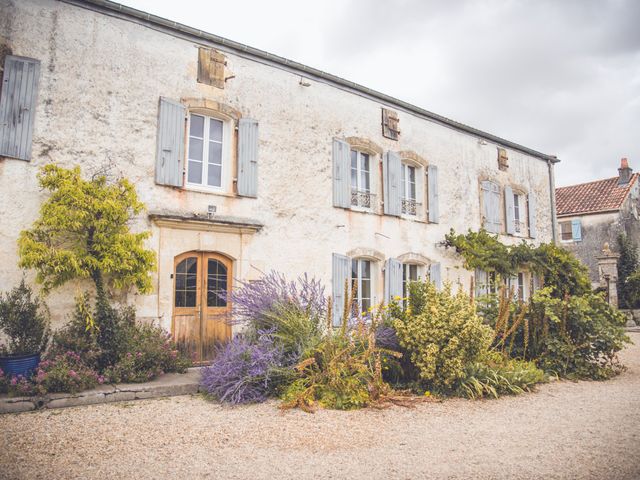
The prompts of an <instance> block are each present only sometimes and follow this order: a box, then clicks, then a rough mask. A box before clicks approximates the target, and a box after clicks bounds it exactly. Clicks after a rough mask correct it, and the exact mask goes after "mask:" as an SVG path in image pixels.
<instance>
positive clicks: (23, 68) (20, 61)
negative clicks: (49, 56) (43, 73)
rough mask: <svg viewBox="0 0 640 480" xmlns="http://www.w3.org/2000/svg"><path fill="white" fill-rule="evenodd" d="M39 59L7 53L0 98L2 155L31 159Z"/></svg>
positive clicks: (0, 148)
mask: <svg viewBox="0 0 640 480" xmlns="http://www.w3.org/2000/svg"><path fill="white" fill-rule="evenodd" d="M39 78H40V62H39V61H38V60H35V59H33V58H24V57H15V56H13V55H7V57H6V58H5V61H4V74H3V76H2V96H1V97H0V155H2V156H4V157H12V158H17V159H19V160H26V161H29V160H31V144H32V139H33V122H34V120H35V113H36V98H37V96H38V80H39Z"/></svg>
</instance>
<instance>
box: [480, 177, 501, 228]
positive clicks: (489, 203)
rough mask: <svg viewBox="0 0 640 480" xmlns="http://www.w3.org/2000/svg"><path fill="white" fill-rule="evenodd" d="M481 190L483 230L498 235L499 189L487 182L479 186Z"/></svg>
mask: <svg viewBox="0 0 640 480" xmlns="http://www.w3.org/2000/svg"><path fill="white" fill-rule="evenodd" d="M480 188H481V190H482V205H483V214H484V224H483V226H484V228H485V229H486V230H487V231H488V232H491V233H500V227H501V221H500V187H498V185H496V184H495V183H493V182H489V181H487V180H485V181H483V182H482V183H481V184H480Z"/></svg>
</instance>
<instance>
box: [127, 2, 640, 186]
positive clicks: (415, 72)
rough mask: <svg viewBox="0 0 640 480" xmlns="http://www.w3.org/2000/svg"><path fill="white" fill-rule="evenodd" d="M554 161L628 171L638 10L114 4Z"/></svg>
mask: <svg viewBox="0 0 640 480" xmlns="http://www.w3.org/2000/svg"><path fill="white" fill-rule="evenodd" d="M120 1H121V2H122V3H124V4H126V5H129V6H132V7H134V8H138V9H140V10H144V11H146V12H150V13H153V14H156V15H160V16H162V17H166V18H169V19H171V20H175V21H177V22H180V23H184V24H187V25H189V26H192V27H197V28H199V29H202V30H205V31H208V32H211V33H214V34H216V35H220V36H223V37H227V38H229V39H231V40H235V41H238V42H242V43H245V44H248V45H250V46H252V47H256V48H259V49H262V50H266V51H268V52H271V53H275V54H277V55H281V56H283V57H287V58H290V59H292V60H296V61H298V62H301V63H304V64H306V65H309V66H311V67H315V68H318V69H320V70H324V71H327V72H329V73H332V74H335V75H338V76H341V77H343V78H346V79H348V80H351V81H354V82H357V83H360V84H362V85H364V86H366V87H370V88H373V89H375V90H378V91H380V92H383V93H386V94H388V95H392V96H394V97H397V98H399V99H401V100H405V101H408V102H411V103H413V104H415V105H418V106H420V107H422V108H425V109H427V110H430V111H433V112H435V113H438V114H441V115H444V116H447V117H449V118H452V119H453V120H456V121H459V122H462V123H466V124H468V125H471V126H473V127H476V128H479V129H481V130H485V131H487V132H489V133H493V134H495V135H498V136H501V137H503V138H506V139H508V140H512V141H514V142H517V143H521V144H523V145H526V146H527V147H530V148H533V149H535V150H538V151H541V152H544V153H548V154H552V155H557V156H558V157H559V158H560V159H561V160H562V162H561V163H560V164H559V165H558V166H557V179H556V184H557V185H558V186H562V185H570V184H574V183H580V182H584V181H589V180H594V179H598V178H606V177H613V176H615V175H617V168H618V166H619V163H620V158H621V157H628V158H629V163H630V165H631V167H635V168H634V170H636V171H640V0H563V1H559V0H473V1H472V0H468V1H466V0H457V1H453V0H396V1H392V0H386V1H385V0H322V1H314V2H309V1H306V2H305V1H300V0H269V1H260V0H239V1H224V2H222V1H207V2H205V1H196V0H180V1H179V2H176V1H163V0H120Z"/></svg>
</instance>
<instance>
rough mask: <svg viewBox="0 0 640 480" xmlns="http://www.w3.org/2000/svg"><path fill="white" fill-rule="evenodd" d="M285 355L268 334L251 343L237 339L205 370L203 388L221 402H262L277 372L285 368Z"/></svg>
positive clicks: (237, 336)
mask: <svg viewBox="0 0 640 480" xmlns="http://www.w3.org/2000/svg"><path fill="white" fill-rule="evenodd" d="M283 363H284V358H283V352H282V349H281V348H280V347H278V346H277V345H276V344H275V343H274V341H273V338H272V337H271V336H269V334H268V333H262V334H260V335H259V337H258V339H257V340H256V341H250V340H249V339H247V338H246V337H245V336H243V335H236V336H235V337H234V338H233V339H232V340H231V341H230V342H228V343H227V344H225V345H224V346H223V347H221V349H220V350H219V351H218V354H217V356H216V358H215V359H214V361H213V363H212V364H211V366H209V367H206V368H204V369H203V370H202V379H201V381H200V384H201V385H202V386H203V387H204V388H205V389H206V390H207V392H209V394H211V395H212V396H214V397H216V398H217V399H218V400H220V401H221V402H228V403H251V402H263V401H265V400H266V399H267V396H268V394H269V391H270V386H271V385H270V380H271V379H272V372H273V370H274V369H277V368H279V367H282V366H283Z"/></svg>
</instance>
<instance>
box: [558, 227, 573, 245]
mask: <svg viewBox="0 0 640 480" xmlns="http://www.w3.org/2000/svg"><path fill="white" fill-rule="evenodd" d="M560 238H561V239H562V240H563V241H565V242H566V241H571V240H573V230H572V228H571V222H560Z"/></svg>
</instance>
